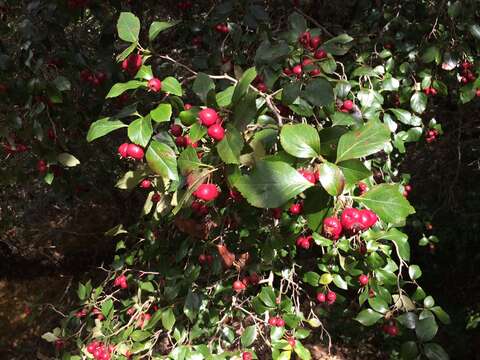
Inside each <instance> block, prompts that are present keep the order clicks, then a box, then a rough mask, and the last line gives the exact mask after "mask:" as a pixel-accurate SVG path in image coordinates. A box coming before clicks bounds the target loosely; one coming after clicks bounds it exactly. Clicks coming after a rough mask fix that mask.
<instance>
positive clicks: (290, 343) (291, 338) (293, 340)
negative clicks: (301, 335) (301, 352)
mask: <svg viewBox="0 0 480 360" xmlns="http://www.w3.org/2000/svg"><path fill="white" fill-rule="evenodd" d="M287 341H288V344H289V345H290V346H291V347H292V348H294V347H295V345H296V343H295V339H294V338H293V337H289V338H288V340H287Z"/></svg>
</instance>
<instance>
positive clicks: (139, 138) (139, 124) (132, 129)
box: [128, 116, 153, 147]
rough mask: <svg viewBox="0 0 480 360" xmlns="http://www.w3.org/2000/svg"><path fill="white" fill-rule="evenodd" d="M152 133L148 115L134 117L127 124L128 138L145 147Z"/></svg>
mask: <svg viewBox="0 0 480 360" xmlns="http://www.w3.org/2000/svg"><path fill="white" fill-rule="evenodd" d="M152 134H153V128H152V120H151V119H150V116H145V117H141V118H138V119H136V120H135V121H133V122H131V123H130V125H128V138H129V139H130V141H132V142H133V143H135V144H138V145H141V146H143V147H146V146H147V145H148V142H149V141H150V138H151V137H152Z"/></svg>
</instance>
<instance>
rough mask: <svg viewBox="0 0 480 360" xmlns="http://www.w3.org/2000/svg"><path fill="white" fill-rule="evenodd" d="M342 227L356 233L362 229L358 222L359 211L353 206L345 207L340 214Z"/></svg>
mask: <svg viewBox="0 0 480 360" xmlns="http://www.w3.org/2000/svg"><path fill="white" fill-rule="evenodd" d="M341 222H342V227H343V228H344V229H345V230H347V231H349V232H352V233H356V232H358V231H360V230H363V229H362V224H361V223H360V211H358V210H357V209H355V208H345V209H344V210H343V212H342V216H341Z"/></svg>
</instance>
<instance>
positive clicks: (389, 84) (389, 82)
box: [383, 75, 400, 91]
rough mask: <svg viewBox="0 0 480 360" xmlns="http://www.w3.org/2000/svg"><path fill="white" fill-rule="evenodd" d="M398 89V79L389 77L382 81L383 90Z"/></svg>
mask: <svg viewBox="0 0 480 360" xmlns="http://www.w3.org/2000/svg"><path fill="white" fill-rule="evenodd" d="M399 87H400V81H398V79H395V78H394V77H392V76H391V75H388V76H385V79H384V80H383V90H386V91H397V90H398V88H399Z"/></svg>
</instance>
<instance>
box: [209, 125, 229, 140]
mask: <svg viewBox="0 0 480 360" xmlns="http://www.w3.org/2000/svg"><path fill="white" fill-rule="evenodd" d="M207 133H208V136H210V137H211V138H212V139H213V140H215V141H222V140H223V138H224V136H225V129H224V128H223V127H222V125H220V124H213V125H212V126H210V127H209V128H208V130H207Z"/></svg>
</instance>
